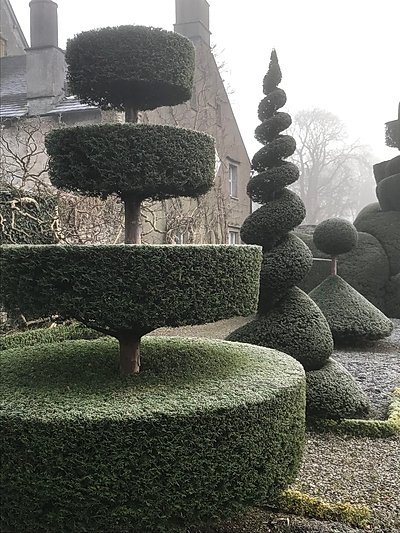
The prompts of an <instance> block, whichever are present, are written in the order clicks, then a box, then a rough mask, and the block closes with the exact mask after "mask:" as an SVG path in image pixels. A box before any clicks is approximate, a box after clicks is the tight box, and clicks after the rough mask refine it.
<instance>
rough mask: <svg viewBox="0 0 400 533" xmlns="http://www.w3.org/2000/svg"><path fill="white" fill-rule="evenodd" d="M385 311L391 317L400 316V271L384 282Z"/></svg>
mask: <svg viewBox="0 0 400 533" xmlns="http://www.w3.org/2000/svg"><path fill="white" fill-rule="evenodd" d="M386 313H387V315H388V316H390V317H392V318H400V273H399V274H396V275H395V276H392V277H391V278H390V279H389V281H388V283H387V284H386Z"/></svg>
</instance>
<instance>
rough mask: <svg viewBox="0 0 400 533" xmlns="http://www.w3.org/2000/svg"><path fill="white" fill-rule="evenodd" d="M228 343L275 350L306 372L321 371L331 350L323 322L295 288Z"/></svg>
mask: <svg viewBox="0 0 400 533" xmlns="http://www.w3.org/2000/svg"><path fill="white" fill-rule="evenodd" d="M227 340H229V341H236V342H246V343H249V344H257V345H258V346H266V347H274V349H276V350H279V351H282V352H285V353H287V354H289V355H291V356H292V357H294V358H295V359H297V361H299V362H300V363H301V364H302V365H303V366H304V368H305V369H306V370H311V369H317V368H321V367H322V366H323V365H324V364H325V362H326V361H327V360H328V359H329V357H330V355H331V353H332V350H333V339H332V335H331V332H330V329H329V325H328V323H327V321H326V319H325V318H324V316H323V315H322V313H321V311H320V310H319V308H318V307H317V305H316V304H315V303H314V302H313V301H312V300H311V298H309V297H308V296H307V294H305V293H304V292H303V291H301V290H300V289H299V288H297V287H292V288H291V289H290V290H289V291H288V292H287V293H286V294H285V296H284V297H283V298H282V300H280V301H279V303H278V304H277V305H276V306H275V307H274V308H273V309H271V310H270V311H269V312H268V314H267V315H258V316H257V317H256V319H255V320H253V321H251V322H248V323H247V324H245V325H244V326H242V327H240V328H238V329H236V330H235V331H233V332H232V333H231V334H230V335H228V337H227Z"/></svg>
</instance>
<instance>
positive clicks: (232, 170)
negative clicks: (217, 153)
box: [229, 163, 238, 198]
mask: <svg viewBox="0 0 400 533" xmlns="http://www.w3.org/2000/svg"><path fill="white" fill-rule="evenodd" d="M229 195H230V197H231V198H238V167H237V165H234V164H233V163H229Z"/></svg>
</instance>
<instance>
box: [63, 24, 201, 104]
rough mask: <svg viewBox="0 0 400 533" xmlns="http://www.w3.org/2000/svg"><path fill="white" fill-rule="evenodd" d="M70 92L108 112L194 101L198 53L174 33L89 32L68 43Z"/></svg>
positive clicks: (120, 29) (122, 28)
mask: <svg viewBox="0 0 400 533" xmlns="http://www.w3.org/2000/svg"><path fill="white" fill-rule="evenodd" d="M66 61H67V63H68V66H69V67H68V80H69V83H70V86H71V90H72V91H73V93H74V94H76V95H78V96H79V98H80V99H81V100H83V101H84V102H87V103H89V104H94V105H100V106H101V107H103V108H105V109H107V108H108V107H109V105H112V106H113V107H114V108H116V109H125V107H126V105H127V104H130V105H132V106H133V107H135V108H136V109H140V110H143V111H144V110H149V109H155V108H156V107H160V106H172V105H176V104H180V103H182V102H185V101H186V100H189V99H190V97H191V91H192V85H193V71H194V47H193V44H192V43H191V41H189V39H187V38H185V37H183V36H182V35H179V34H178V33H175V32H170V31H165V30H162V29H159V28H151V27H145V26H119V27H116V28H101V29H97V30H91V31H85V32H82V33H80V34H79V35H76V36H75V37H74V38H73V39H70V40H68V43H67V50H66Z"/></svg>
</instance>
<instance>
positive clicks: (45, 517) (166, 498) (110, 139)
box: [0, 27, 305, 533]
mask: <svg viewBox="0 0 400 533" xmlns="http://www.w3.org/2000/svg"><path fill="white" fill-rule="evenodd" d="M67 58H68V61H69V69H70V77H71V83H72V86H73V88H74V90H75V92H77V93H78V95H79V96H81V97H83V98H85V99H87V101H91V102H96V103H99V104H100V105H101V106H104V107H107V106H112V107H116V108H120V109H125V112H126V114H127V115H128V119H129V118H132V119H134V118H135V117H136V115H137V110H139V109H151V108H153V107H156V106H158V105H172V104H176V103H179V102H181V101H183V100H185V99H187V98H189V97H190V85H191V76H192V69H193V50H192V45H191V44H190V42H189V41H188V40H186V39H185V38H184V37H180V36H179V35H176V34H172V33H170V32H165V31H163V30H156V29H153V28H147V29H144V28H142V27H124V28H116V29H109V28H108V29H106V30H97V31H94V32H88V33H85V34H83V35H80V36H78V37H76V38H75V39H74V40H73V41H70V42H69V44H68V51H67ZM47 148H48V152H49V155H50V171H51V179H52V181H53V183H54V184H56V185H59V186H62V187H65V188H66V189H67V190H76V191H80V192H82V193H84V194H98V195H100V196H102V197H105V196H107V195H109V194H118V195H119V196H120V198H121V199H122V200H123V201H124V202H125V208H126V224H127V231H126V240H127V242H132V241H134V242H138V241H139V238H138V234H139V229H138V227H139V218H138V217H139V215H138V213H139V206H140V201H141V200H142V199H144V198H154V199H160V198H165V197H169V196H174V195H178V194H184V195H191V196H197V195H198V194H201V193H202V192H205V191H206V190H208V188H209V187H210V185H211V183H212V178H213V169H214V143H213V140H212V139H211V138H210V137H209V136H207V135H205V134H202V133H197V132H193V131H189V130H183V129H175V128H171V127H166V126H151V125H142V124H124V125H122V124H115V125H104V126H87V127H78V128H71V129H63V130H61V131H54V132H52V133H51V134H50V135H49V137H48V138H47ZM0 252H1V253H0V269H1V272H2V284H1V291H0V296H1V297H2V298H3V299H4V301H5V302H6V303H7V304H8V305H15V304H17V303H18V305H19V306H20V307H21V309H22V310H25V309H26V310H28V311H29V310H34V311H35V312H37V313H39V314H45V315H48V314H49V313H50V312H52V311H53V310H56V311H57V312H58V313H60V314H61V315H62V316H63V317H65V318H75V319H77V320H79V321H80V322H82V323H84V324H86V325H87V326H90V327H92V328H94V329H97V330H100V331H102V332H104V333H107V334H109V335H112V336H114V337H116V338H117V339H118V341H119V345H120V354H119V357H118V350H116V344H115V341H114V340H113V339H111V338H110V337H105V338H100V339H97V340H91V341H88V340H84V341H80V340H73V341H72V340H71V341H66V342H62V343H57V342H56V343H52V344H47V345H45V344H38V345H35V346H25V347H23V348H20V349H19V348H18V347H17V346H16V347H15V348H14V349H10V350H6V351H5V352H4V353H3V354H2V382H3V384H4V391H5V399H4V405H5V406H7V407H6V408H5V409H2V410H1V417H2V429H3V433H2V439H1V445H2V447H3V448H2V450H0V454H1V456H2V476H3V478H4V484H3V486H4V494H5V495H6V497H5V498H2V512H1V513H0V514H1V517H2V518H1V520H2V522H1V524H0V528H1V529H2V530H3V531H41V530H46V531H66V530H74V531H91V530H96V531H113V532H116V533H122V532H126V531H131V532H132V533H150V532H151V533H154V532H158V531H160V532H165V531H169V532H172V531H176V530H179V531H182V528H183V530H185V529H186V527H187V526H188V525H190V524H193V523H198V522H201V521H203V520H206V519H210V518H215V517H218V516H226V515H229V514H232V513H234V512H237V511H240V510H242V509H243V508H245V507H246V506H248V505H251V504H253V505H258V504H260V503H262V502H264V501H266V500H268V499H271V498H274V497H276V496H277V495H278V494H279V492H280V491H281V490H282V489H283V488H285V487H286V486H287V485H288V484H289V483H290V482H291V481H293V479H294V478H295V476H296V474H297V471H298V468H299V465H300V461H301V454H302V447H303V442H304V414H305V413H304V404H305V379H304V372H303V369H302V368H301V365H299V364H298V363H297V362H296V361H294V360H292V359H291V358H288V357H287V356H286V355H285V354H282V353H278V352H277V351H274V350H267V349H265V348H260V347H256V346H254V347H253V348H250V347H249V346H247V345H239V344H237V345H234V344H232V343H227V342H224V341H211V340H203V341H202V340H199V339H181V338H146V339H144V340H143V350H142V360H143V364H142V371H141V372H140V373H137V371H138V370H139V361H140V360H139V342H140V339H141V337H142V336H143V335H144V334H145V333H148V332H149V331H151V330H152V329H155V328H158V327H160V326H166V325H169V326H178V325H185V324H198V323H204V322H209V321H213V320H217V319H220V318H228V317H230V316H233V315H236V314H242V315H243V314H249V313H252V312H254V311H255V309H256V303H257V294H258V285H259V279H258V273H259V268H260V264H261V253H260V250H259V249H258V248H256V247H245V246H242V247H240V246H239V247H238V246H166V245H165V246H141V245H137V244H136V245H130V244H125V245H119V246H76V247H73V246H71V247H62V246H40V247H30V246H17V247H2V249H1V250H0ZM75 336H76V335H75ZM118 359H119V366H120V371H121V374H122V376H123V377H124V378H125V377H127V376H129V377H130V378H129V379H120V377H119V376H118V374H117V372H116V371H115V370H116V362H117V361H118ZM131 374H135V375H134V376H131ZM16 450H18V453H16ZM60 450H61V451H62V453H60ZM21 465H23V468H22V467H21Z"/></svg>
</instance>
